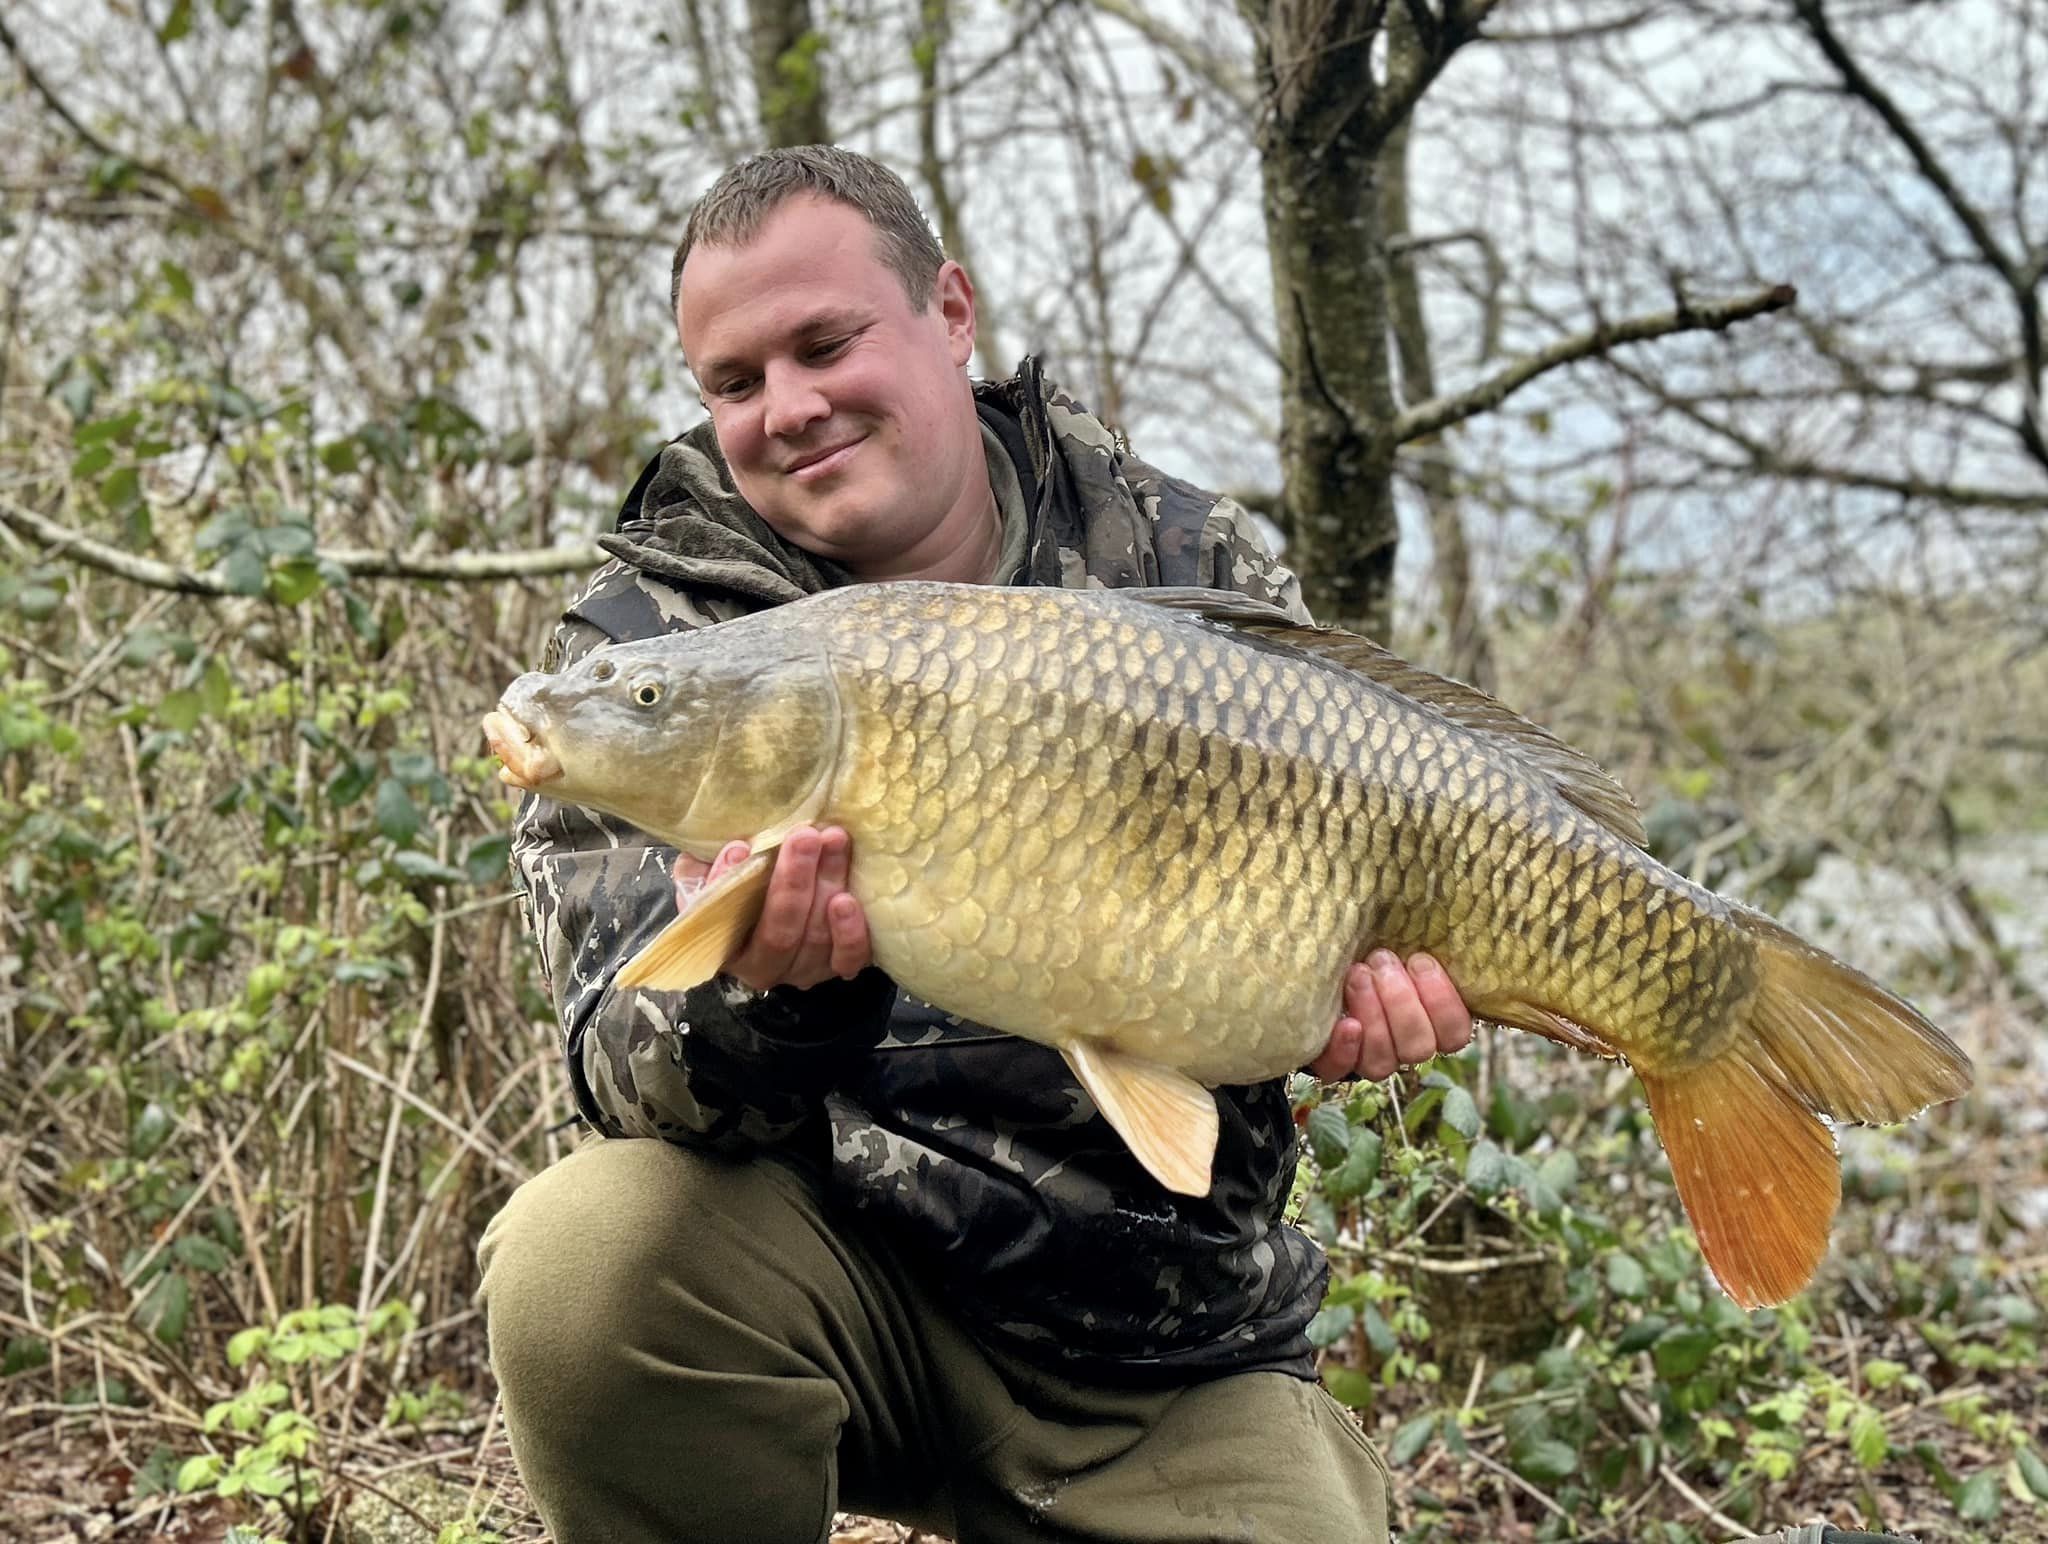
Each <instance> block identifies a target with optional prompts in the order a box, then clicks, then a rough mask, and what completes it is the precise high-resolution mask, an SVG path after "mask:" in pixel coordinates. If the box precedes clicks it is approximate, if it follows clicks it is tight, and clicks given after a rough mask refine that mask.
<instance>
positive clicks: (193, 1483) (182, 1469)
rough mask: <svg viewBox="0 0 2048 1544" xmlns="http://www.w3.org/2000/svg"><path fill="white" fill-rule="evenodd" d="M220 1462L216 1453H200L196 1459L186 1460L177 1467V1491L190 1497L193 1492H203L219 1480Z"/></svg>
mask: <svg viewBox="0 0 2048 1544" xmlns="http://www.w3.org/2000/svg"><path fill="white" fill-rule="evenodd" d="M220 1469H221V1460H220V1455H219V1454H218V1453H201V1454H200V1455H199V1456H198V1457H197V1458H188V1459H186V1460H185V1462H184V1463H182V1464H180V1465H179V1466H178V1491H179V1493H180V1494H181V1495H190V1494H191V1493H192V1492H193V1491H195V1490H204V1489H206V1487H207V1486H209V1485H211V1484H212V1483H213V1482H214V1481H215V1480H217V1479H219V1478H220Z"/></svg>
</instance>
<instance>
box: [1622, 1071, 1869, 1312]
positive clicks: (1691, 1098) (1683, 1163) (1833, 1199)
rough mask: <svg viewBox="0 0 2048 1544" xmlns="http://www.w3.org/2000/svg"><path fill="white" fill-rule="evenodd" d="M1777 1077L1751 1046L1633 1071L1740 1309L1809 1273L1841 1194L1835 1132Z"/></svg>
mask: <svg viewBox="0 0 2048 1544" xmlns="http://www.w3.org/2000/svg"><path fill="white" fill-rule="evenodd" d="M1775 1074H1776V1069H1775V1068H1773V1067H1771V1066H1770V1065H1769V1062H1768V1059H1767V1058H1763V1057H1759V1056H1756V1055H1754V1054H1752V1053H1751V1052H1750V1050H1749V1048H1741V1049H1737V1050H1734V1051H1730V1052H1726V1053H1724V1054H1722V1055H1720V1056H1717V1057H1715V1058H1714V1059H1713V1060H1712V1061H1709V1062H1705V1063H1702V1064H1701V1065H1699V1066H1694V1067H1688V1068H1686V1069H1685V1070H1684V1071H1682V1072H1675V1073H1654V1072H1646V1071H1643V1070H1642V1069H1640V1068H1639V1069H1637V1073H1636V1075H1637V1076H1638V1077H1639V1078H1641V1079H1642V1080H1643V1091H1644V1092H1645V1093H1647V1094H1648V1095H1649V1096H1650V1115H1651V1118H1652V1119H1654V1120H1655V1121H1656V1123H1657V1135H1658V1136H1659V1137H1661V1138H1662V1139H1663V1142H1664V1151H1665V1154H1666V1155H1667V1156H1668V1157H1669V1158H1670V1160H1671V1177H1672V1178H1673V1179H1674V1180H1676V1181H1677V1183H1678V1198H1679V1199H1680V1200H1681V1201H1683V1202H1684V1203H1685V1210H1686V1215H1687V1216H1689V1217H1690V1218H1691V1219H1692V1227H1693V1232H1694V1234H1695V1235H1697V1237H1698V1238H1699V1241H1700V1253H1701V1254H1703V1255H1705V1256H1706V1260H1707V1264H1708V1265H1709V1266H1710V1267H1711V1268H1712V1269H1713V1272H1714V1277H1715V1279H1716V1280H1717V1281H1719V1282H1720V1283H1721V1286H1722V1287H1723V1289H1724V1290H1726V1292H1727V1293H1728V1295H1729V1296H1730V1297H1732V1298H1733V1299H1735V1301H1736V1302H1738V1303H1740V1304H1741V1305H1742V1306H1743V1307H1744V1308H1761V1307H1764V1306H1766V1305H1768V1304H1771V1303H1782V1302H1784V1301H1785V1299H1786V1298H1788V1297H1791V1296H1792V1295H1793V1294H1794V1293H1796V1292H1798V1291H1799V1290H1800V1289H1801V1288H1802V1287H1804V1286H1805V1285H1806V1284H1807V1282H1809V1281H1811V1280H1812V1279H1813V1273H1814V1272H1815V1271H1816V1270H1818V1269H1819V1268H1820V1262H1821V1258H1822V1256H1824V1255H1825V1254H1826V1253H1827V1251H1828V1229H1829V1226H1830V1225H1831V1224H1832V1223H1833V1222H1834V1218H1835V1205H1836V1203H1837V1202H1838V1201H1839V1200H1840V1199H1841V1194H1842V1175H1841V1167H1840V1165H1839V1164H1838V1163H1837V1162H1836V1159H1835V1138H1834V1133H1833V1132H1832V1131H1830V1130H1829V1129H1828V1127H1827V1125H1826V1124H1825V1123H1824V1122H1823V1121H1821V1120H1820V1119H1819V1117H1817V1116H1816V1115H1815V1114H1814V1113H1813V1112H1812V1111H1811V1110H1809V1109H1807V1108H1806V1106H1805V1104H1804V1103H1802V1102H1801V1100H1800V1099H1799V1097H1798V1096H1797V1095H1796V1094H1794V1093H1793V1092H1792V1090H1791V1089H1789V1088H1787V1087H1786V1086H1785V1084H1784V1081H1783V1079H1782V1078H1780V1077H1778V1076H1776V1075H1775Z"/></svg>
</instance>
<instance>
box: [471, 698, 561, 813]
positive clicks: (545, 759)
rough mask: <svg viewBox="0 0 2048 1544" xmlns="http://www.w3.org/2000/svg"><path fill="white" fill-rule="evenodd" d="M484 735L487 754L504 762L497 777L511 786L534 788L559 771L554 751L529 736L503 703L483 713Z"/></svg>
mask: <svg viewBox="0 0 2048 1544" xmlns="http://www.w3.org/2000/svg"><path fill="white" fill-rule="evenodd" d="M484 738H485V739H486V740H488V741H490V742H491V754H492V755H494V756H496V757H497V758H498V760H500V761H502V762H503V763H504V765H503V766H502V767H500V768H498V781H499V782H501V783H510V784H511V785H512V786H513V787H514V788H525V789H528V790H529V791H530V790H534V789H537V788H539V787H540V786H541V784H543V783H548V782H552V781H554V779H556V778H558V777H560V776H561V775H562V763H561V762H560V761H559V760H557V759H556V757H555V753H554V752H553V751H551V750H549V749H548V748H547V747H546V746H545V745H543V744H541V743H540V741H538V740H536V739H535V738H534V736H533V731H532V730H531V729H528V728H527V727H526V725H524V724H522V723H521V722H520V721H519V720H518V719H517V718H516V717H514V716H513V714H512V713H511V711H510V710H509V709H507V708H506V706H505V704H504V703H502V702H501V703H499V704H498V706H497V708H496V709H495V710H494V711H492V712H489V713H486V714H485V715H484Z"/></svg>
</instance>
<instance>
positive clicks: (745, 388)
mask: <svg viewBox="0 0 2048 1544" xmlns="http://www.w3.org/2000/svg"><path fill="white" fill-rule="evenodd" d="M753 389H754V380H753V377H752V376H746V375H741V376H735V377H734V378H733V379H731V380H729V381H720V382H719V383H718V384H717V385H716V386H714V387H712V388H711V391H712V395H713V396H716V397H718V398H720V399H722V400H723V401H726V402H737V401H739V399H740V398H742V397H744V396H745V395H746V394H747V393H748V392H750V391H752V390H753Z"/></svg>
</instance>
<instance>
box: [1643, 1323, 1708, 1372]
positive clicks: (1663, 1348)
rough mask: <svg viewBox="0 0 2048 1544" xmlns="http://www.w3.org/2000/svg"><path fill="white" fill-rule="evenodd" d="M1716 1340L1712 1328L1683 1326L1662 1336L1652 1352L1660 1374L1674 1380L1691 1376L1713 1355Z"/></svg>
mask: <svg viewBox="0 0 2048 1544" xmlns="http://www.w3.org/2000/svg"><path fill="white" fill-rule="evenodd" d="M1714 1341H1715V1336H1714V1332H1713V1331H1712V1330H1699V1329H1682V1328H1681V1329H1674V1330H1672V1331H1671V1332H1670V1333H1668V1334H1666V1335H1664V1336H1662V1337H1661V1338H1660V1339H1659V1340H1658V1341H1657V1344H1656V1345H1655V1346H1654V1347H1653V1348H1652V1349H1651V1352H1650V1355H1651V1358H1652V1360H1653V1361H1655V1363H1656V1365H1657V1374H1658V1376H1659V1377H1662V1378H1669V1379H1672V1380H1676V1379H1679V1378H1689V1377H1691V1376H1692V1375H1693V1374H1694V1373H1696V1372H1698V1371H1699V1370H1700V1369H1701V1368H1702V1367H1704V1366H1705V1365H1706V1362H1707V1358H1708V1357H1709V1356H1711V1355H1713V1352H1714Z"/></svg>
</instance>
